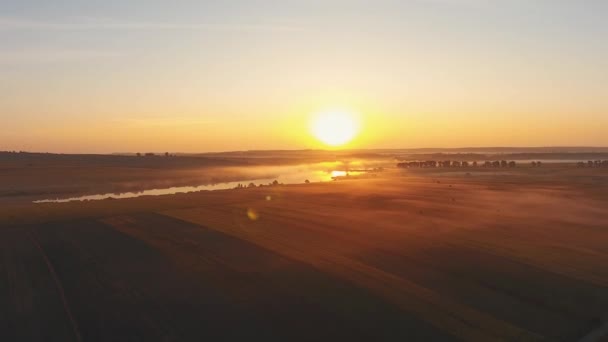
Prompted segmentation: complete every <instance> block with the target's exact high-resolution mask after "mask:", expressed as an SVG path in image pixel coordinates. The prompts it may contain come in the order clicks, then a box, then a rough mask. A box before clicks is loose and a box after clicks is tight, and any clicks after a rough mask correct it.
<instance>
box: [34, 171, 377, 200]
mask: <svg viewBox="0 0 608 342" xmlns="http://www.w3.org/2000/svg"><path fill="white" fill-rule="evenodd" d="M337 167H342V168H344V165H343V164H342V163H339V162H331V163H318V164H314V165H298V166H289V167H268V168H264V169H263V170H264V172H266V173H268V172H270V173H276V174H277V176H276V177H271V178H270V177H264V178H255V179H243V180H240V181H232V182H222V183H216V184H203V185H197V186H176V187H167V188H160V189H148V190H141V191H132V192H121V193H103V194H95V195H84V196H75V197H69V198H51V199H43V200H36V201H33V203H65V202H72V201H98V200H106V199H123V198H135V197H141V196H161V195H173V194H179V193H189V192H198V191H214V190H227V189H234V188H236V187H238V186H239V185H242V186H243V187H247V186H248V185H249V184H251V183H253V184H254V185H256V186H260V185H269V184H271V183H272V182H274V181H275V180H276V181H278V182H279V183H280V184H302V183H304V182H305V181H306V180H308V181H310V182H329V181H332V180H334V179H336V178H340V177H347V176H358V175H361V174H363V173H365V171H362V170H357V171H346V170H344V169H342V170H340V169H335V168H337ZM312 168H316V170H313V169H312ZM257 172H258V173H260V172H261V171H260V170H257ZM260 174H261V173H260Z"/></svg>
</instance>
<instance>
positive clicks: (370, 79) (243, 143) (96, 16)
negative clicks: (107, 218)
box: [0, 0, 608, 153]
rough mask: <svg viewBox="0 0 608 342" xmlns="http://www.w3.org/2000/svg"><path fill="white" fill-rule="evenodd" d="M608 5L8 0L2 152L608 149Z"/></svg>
mask: <svg viewBox="0 0 608 342" xmlns="http://www.w3.org/2000/svg"><path fill="white" fill-rule="evenodd" d="M606 7H607V5H606V2H602V1H597V2H594V1H592V2H589V3H585V4H584V5H581V4H579V3H577V2H571V1H559V0H556V1H548V0H539V1H535V2H530V1H520V0H514V1H509V2H502V3H500V4H495V3H493V5H489V4H486V2H483V1H476V0H455V1H443V0H418V1H412V2H394V1H388V0H381V1H377V2H374V3H373V4H372V3H371V2H358V1H349V2H345V1H339V0H336V1H306V2H304V1H302V2H298V1H294V2H285V3H281V4H277V3H274V2H270V1H264V0H256V1H235V2H231V5H230V6H228V5H226V4H218V3H216V2H205V1H201V2H198V3H193V4H190V5H189V6H183V7H180V8H175V6H168V5H167V3H166V2H162V1H150V2H149V3H147V6H146V7H144V8H142V7H141V6H135V5H134V4H132V3H128V2H125V3H121V4H119V5H116V6H109V5H107V4H103V3H102V4H96V5H90V6H83V5H82V3H80V2H76V1H60V2H58V3H56V4H53V5H52V6H51V5H50V4H48V3H46V2H42V1H41V2H39V3H38V4H37V5H36V6H33V5H32V4H29V5H28V4H19V3H15V4H11V5H8V6H7V8H6V10H3V14H2V15H0V39H2V41H3V44H2V46H0V74H1V75H2V82H0V99H1V101H0V116H1V117H0V118H1V119H2V126H3V127H2V134H1V135H0V150H30V151H53V152H102V153H105V152H127V151H130V152H135V151H173V152H177V151H180V152H201V151H222V150H247V149H301V148H321V147H324V146H323V145H322V144H321V143H319V142H318V141H317V140H316V139H314V138H313V137H311V134H310V130H309V126H310V122H309V121H310V119H311V117H312V116H314V115H315V113H317V112H319V111H321V110H324V109H325V108H333V107H339V108H348V109H349V110H351V111H353V112H356V113H360V116H361V128H362V130H361V132H360V134H359V136H358V137H357V138H356V139H355V140H354V141H353V142H352V143H350V144H349V145H347V147H361V148H401V147H403V148H405V147H463V146H552V145H560V146H564V145H579V146H581V145H585V146H608V134H606V133H605V131H606V128H608V96H607V93H606V91H607V89H608V47H607V44H605V38H606V36H607V34H608V24H607V23H606V21H605V20H604V18H603V15H601V14H602V13H606V10H608V8H606Z"/></svg>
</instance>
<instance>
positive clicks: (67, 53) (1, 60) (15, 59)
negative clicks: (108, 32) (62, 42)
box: [0, 47, 124, 64]
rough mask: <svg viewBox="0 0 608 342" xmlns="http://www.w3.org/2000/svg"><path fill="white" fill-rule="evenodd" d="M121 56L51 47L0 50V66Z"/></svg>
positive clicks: (118, 53) (109, 52) (102, 51)
mask: <svg viewBox="0 0 608 342" xmlns="http://www.w3.org/2000/svg"><path fill="white" fill-rule="evenodd" d="M123 55H124V54H123V53H121V52H118V51H104V50H91V49H63V48H52V47H50V48H27V49H18V50H10V51H3V50H1V49H0V64H13V63H19V64H23V63H35V64H38V63H56V62H73V61H78V60H95V59H108V58H115V57H121V56H123Z"/></svg>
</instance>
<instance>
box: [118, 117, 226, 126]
mask: <svg viewBox="0 0 608 342" xmlns="http://www.w3.org/2000/svg"><path fill="white" fill-rule="evenodd" d="M114 122H115V123H117V124H120V125H125V126H129V127H175V126H199V125H213V124H216V123H217V120H212V119H208V118H197V117H189V116H181V117H180V116H169V117H167V116H165V117H138V118H128V117H125V118H120V119H116V120H114Z"/></svg>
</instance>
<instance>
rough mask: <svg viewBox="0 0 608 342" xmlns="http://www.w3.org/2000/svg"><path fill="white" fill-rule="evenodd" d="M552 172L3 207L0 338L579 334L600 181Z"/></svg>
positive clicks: (605, 251) (601, 197)
mask: <svg viewBox="0 0 608 342" xmlns="http://www.w3.org/2000/svg"><path fill="white" fill-rule="evenodd" d="M554 171H555V172H549V171H546V172H545V171H542V172H541V171H525V172H524V171H522V172H515V173H514V174H512V175H505V174H497V175H492V174H491V173H488V174H480V175H477V174H472V175H471V174H469V175H466V176H465V175H460V174H456V173H454V174H449V173H448V174H433V173H423V172H419V173H415V172H408V171H403V172H394V171H388V172H386V173H385V174H383V175H381V176H378V177H376V178H374V179H358V180H347V181H339V182H334V183H331V184H309V185H294V186H284V187H273V188H255V189H243V190H229V191H220V192H213V193H196V194H182V195H174V196H164V197H158V198H139V199H130V200H106V201H98V202H89V203H67V204H44V205H38V206H31V205H18V206H17V205H15V206H12V207H7V206H5V207H3V208H2V209H0V224H1V225H2V229H1V230H0V252H1V254H0V340H2V341H202V340H207V341H218V340H239V341H241V340H275V341H291V340H305V341H326V340H332V341H343V340H348V341H353V340H391V341H407V340H411V341H435V340H439V341H443V340H467V341H505V340H507V341H534V340H548V341H552V340H559V341H578V340H581V339H583V340H584V338H585V336H587V335H589V334H590V333H592V332H593V331H596V330H597V331H601V327H602V325H604V324H606V323H605V322H606V319H607V318H608V317H607V314H608V267H607V265H608V195H607V192H606V190H607V185H608V182H606V176H607V174H606V172H604V171H599V170H593V171H584V172H588V173H582V172H583V171H573V172H575V173H572V174H571V173H570V172H569V171H567V170H566V171H564V170H554ZM576 172H578V173H576ZM566 175H569V176H568V177H566ZM598 329H599V330H598ZM589 336H591V337H593V335H589ZM598 336H601V334H598ZM588 340H593V339H588Z"/></svg>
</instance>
